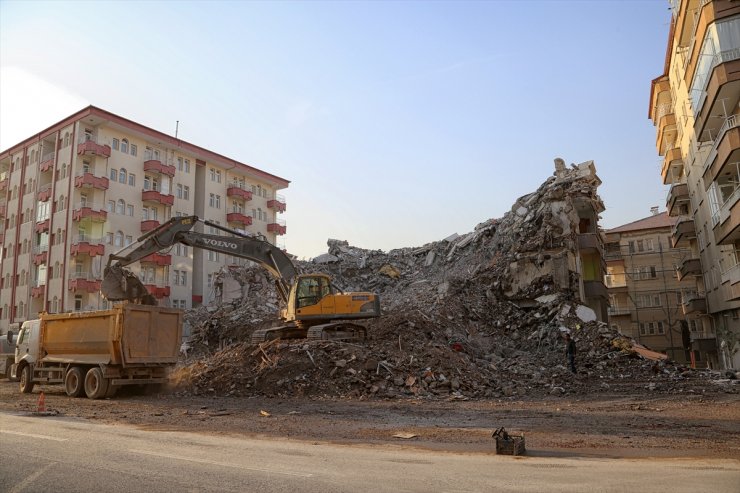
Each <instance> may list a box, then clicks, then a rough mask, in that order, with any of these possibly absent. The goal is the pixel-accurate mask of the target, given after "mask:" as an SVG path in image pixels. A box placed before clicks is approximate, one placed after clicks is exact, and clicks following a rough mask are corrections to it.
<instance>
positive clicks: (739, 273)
mask: <svg viewBox="0 0 740 493" xmlns="http://www.w3.org/2000/svg"><path fill="white" fill-rule="evenodd" d="M722 285H723V289H725V301H735V300H740V264H736V265H734V266H732V267H730V268H729V269H728V270H726V271H725V272H723V273H722Z"/></svg>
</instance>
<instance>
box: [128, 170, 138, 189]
mask: <svg viewBox="0 0 740 493" xmlns="http://www.w3.org/2000/svg"><path fill="white" fill-rule="evenodd" d="M128 184H129V185H131V186H132V187H135V186H136V175H135V174H133V173H129V175H128Z"/></svg>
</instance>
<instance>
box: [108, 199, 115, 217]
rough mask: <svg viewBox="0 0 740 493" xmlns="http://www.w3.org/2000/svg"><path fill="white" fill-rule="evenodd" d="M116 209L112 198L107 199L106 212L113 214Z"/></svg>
mask: <svg viewBox="0 0 740 493" xmlns="http://www.w3.org/2000/svg"><path fill="white" fill-rule="evenodd" d="M115 210H116V202H115V201H114V200H109V201H108V213H109V214H113V212H115Z"/></svg>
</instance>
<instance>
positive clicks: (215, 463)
mask: <svg viewBox="0 0 740 493" xmlns="http://www.w3.org/2000/svg"><path fill="white" fill-rule="evenodd" d="M129 452H133V453H135V454H144V455H153V456H155V457H165V458H167V459H178V460H184V461H188V462H197V463H200V464H210V465H213V466H223V467H233V468H234V469H244V470H247V471H258V472H267V473H275V474H284V475H286V476H298V477H301V478H310V477H313V474H311V473H304V472H297V471H285V470H282V471H281V470H278V469H268V468H260V467H246V466H240V465H238V464H229V463H228V462H219V461H215V460H208V459H193V458H192V457H183V456H182V455H173V454H161V453H159V452H150V451H148V450H136V449H129Z"/></svg>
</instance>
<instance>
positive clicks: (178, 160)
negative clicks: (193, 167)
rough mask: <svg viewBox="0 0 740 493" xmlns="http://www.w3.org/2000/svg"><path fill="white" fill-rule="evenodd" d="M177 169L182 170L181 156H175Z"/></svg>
mask: <svg viewBox="0 0 740 493" xmlns="http://www.w3.org/2000/svg"><path fill="white" fill-rule="evenodd" d="M177 171H182V158H181V157H179V158H177Z"/></svg>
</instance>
